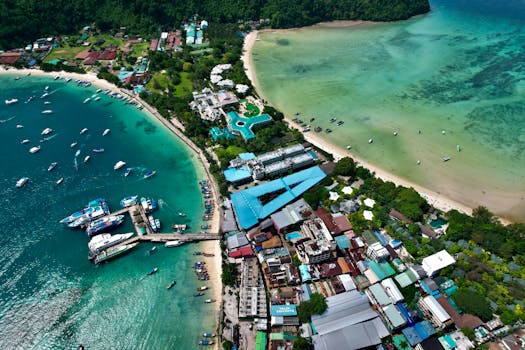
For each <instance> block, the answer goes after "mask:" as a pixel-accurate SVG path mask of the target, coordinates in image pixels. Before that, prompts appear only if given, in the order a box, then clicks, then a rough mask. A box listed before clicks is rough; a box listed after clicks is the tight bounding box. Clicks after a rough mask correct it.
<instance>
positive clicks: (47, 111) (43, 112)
mask: <svg viewBox="0 0 525 350" xmlns="http://www.w3.org/2000/svg"><path fill="white" fill-rule="evenodd" d="M51 113H53V110H52V109H45V110H43V111H42V114H51Z"/></svg>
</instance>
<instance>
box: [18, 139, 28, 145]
mask: <svg viewBox="0 0 525 350" xmlns="http://www.w3.org/2000/svg"><path fill="white" fill-rule="evenodd" d="M29 142H30V141H29V139H23V140H22V141H21V142H20V143H21V144H22V145H25V144H28V143H29Z"/></svg>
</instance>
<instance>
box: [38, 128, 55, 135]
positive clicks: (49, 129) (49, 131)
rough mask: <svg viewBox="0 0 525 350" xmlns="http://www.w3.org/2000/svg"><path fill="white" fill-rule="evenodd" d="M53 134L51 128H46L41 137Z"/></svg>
mask: <svg viewBox="0 0 525 350" xmlns="http://www.w3.org/2000/svg"><path fill="white" fill-rule="evenodd" d="M52 132H53V129H51V128H45V129H44V130H42V132H41V133H40V135H49V134H51V133H52Z"/></svg>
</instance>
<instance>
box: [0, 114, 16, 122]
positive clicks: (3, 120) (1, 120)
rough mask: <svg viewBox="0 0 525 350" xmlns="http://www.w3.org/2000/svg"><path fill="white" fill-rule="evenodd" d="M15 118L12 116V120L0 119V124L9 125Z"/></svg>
mask: <svg viewBox="0 0 525 350" xmlns="http://www.w3.org/2000/svg"><path fill="white" fill-rule="evenodd" d="M15 118H16V116H12V117H11V118H7V119H0V124H4V123H7V122H8V121H10V120H13V119H15Z"/></svg>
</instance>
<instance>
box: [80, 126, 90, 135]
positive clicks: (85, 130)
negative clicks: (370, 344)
mask: <svg viewBox="0 0 525 350" xmlns="http://www.w3.org/2000/svg"><path fill="white" fill-rule="evenodd" d="M86 132H88V128H84V129H82V130H80V135H83V134H85V133H86Z"/></svg>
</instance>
